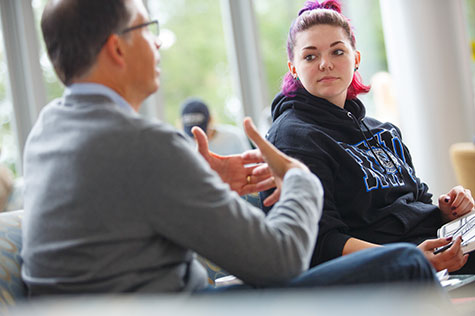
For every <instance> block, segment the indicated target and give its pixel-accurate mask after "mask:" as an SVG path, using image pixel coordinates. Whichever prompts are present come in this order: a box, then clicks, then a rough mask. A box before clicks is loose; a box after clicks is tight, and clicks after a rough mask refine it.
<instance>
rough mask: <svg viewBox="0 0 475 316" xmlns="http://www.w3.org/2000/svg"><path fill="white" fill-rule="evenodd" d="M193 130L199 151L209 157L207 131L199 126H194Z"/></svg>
mask: <svg viewBox="0 0 475 316" xmlns="http://www.w3.org/2000/svg"><path fill="white" fill-rule="evenodd" d="M191 132H192V133H193V136H194V137H195V140H196V144H197V145H198V151H199V152H200V154H201V155H202V156H203V157H205V158H207V157H209V149H208V136H206V133H205V132H204V131H203V130H202V129H201V128H199V127H198V126H195V127H193V128H192V129H191Z"/></svg>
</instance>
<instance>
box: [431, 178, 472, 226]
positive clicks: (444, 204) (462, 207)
mask: <svg viewBox="0 0 475 316" xmlns="http://www.w3.org/2000/svg"><path fill="white" fill-rule="evenodd" d="M474 205H475V203H474V201H473V197H472V193H471V192H470V190H469V189H464V187H462V186H461V185H458V186H456V187H454V188H452V190H450V191H449V193H447V194H443V195H441V196H440V197H439V208H440V210H441V212H442V217H443V218H444V220H445V221H446V222H450V221H451V220H454V219H456V218H457V217H460V216H463V215H465V214H467V213H468V212H470V211H471V210H473V209H474Z"/></svg>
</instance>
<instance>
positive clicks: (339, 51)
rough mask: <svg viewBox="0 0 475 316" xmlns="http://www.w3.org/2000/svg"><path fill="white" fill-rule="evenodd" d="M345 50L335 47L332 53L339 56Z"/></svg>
mask: <svg viewBox="0 0 475 316" xmlns="http://www.w3.org/2000/svg"><path fill="white" fill-rule="evenodd" d="M344 53H345V52H344V51H343V50H342V49H337V50H335V51H334V52H333V54H334V55H337V56H340V55H343V54H344Z"/></svg>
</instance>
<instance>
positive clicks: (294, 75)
mask: <svg viewBox="0 0 475 316" xmlns="http://www.w3.org/2000/svg"><path fill="white" fill-rule="evenodd" d="M287 66H288V67H289V72H290V74H291V75H292V76H293V77H294V78H295V77H297V69H295V66H294V64H292V62H291V61H290V60H289V61H287Z"/></svg>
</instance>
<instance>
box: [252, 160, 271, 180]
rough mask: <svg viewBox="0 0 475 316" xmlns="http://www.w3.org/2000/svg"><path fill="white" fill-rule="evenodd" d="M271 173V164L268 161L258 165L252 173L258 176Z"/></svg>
mask: <svg viewBox="0 0 475 316" xmlns="http://www.w3.org/2000/svg"><path fill="white" fill-rule="evenodd" d="M271 174H272V173H271V171H270V169H269V166H268V165H267V164H266V163H265V164H261V165H259V166H256V167H255V168H254V169H253V170H252V175H253V176H256V177H265V176H270V175H271Z"/></svg>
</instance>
